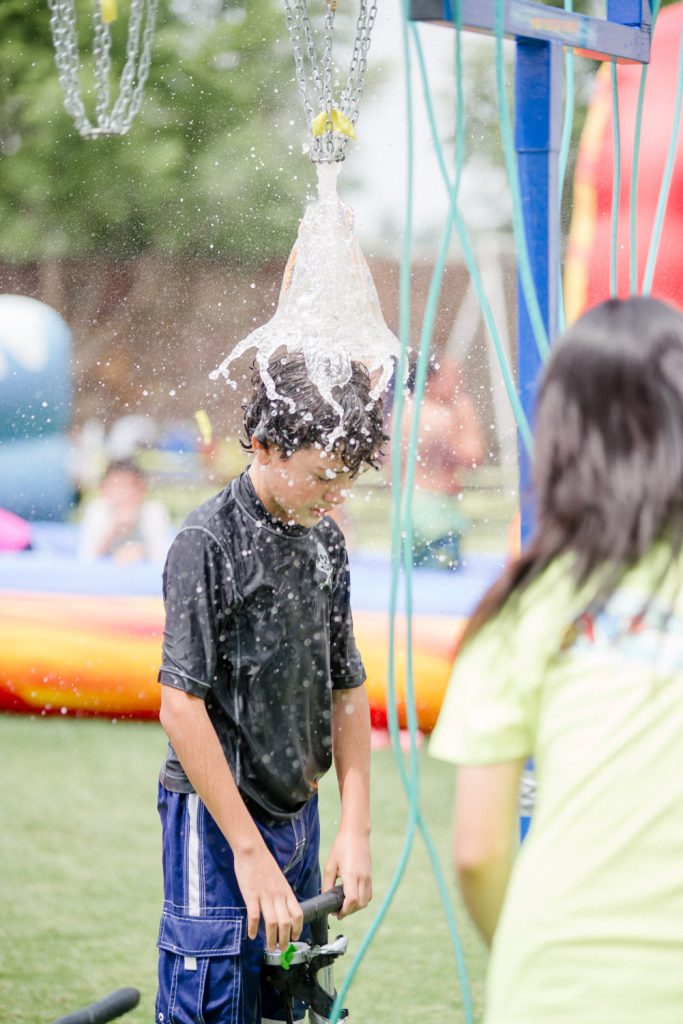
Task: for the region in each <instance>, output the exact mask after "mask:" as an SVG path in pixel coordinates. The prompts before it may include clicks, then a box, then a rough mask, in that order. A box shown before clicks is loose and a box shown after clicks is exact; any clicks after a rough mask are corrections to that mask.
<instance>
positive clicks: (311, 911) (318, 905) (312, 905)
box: [299, 885, 344, 924]
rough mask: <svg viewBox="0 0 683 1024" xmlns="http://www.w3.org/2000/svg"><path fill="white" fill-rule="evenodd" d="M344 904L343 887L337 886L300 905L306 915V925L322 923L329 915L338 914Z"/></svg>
mask: <svg viewBox="0 0 683 1024" xmlns="http://www.w3.org/2000/svg"><path fill="white" fill-rule="evenodd" d="M343 903H344V890H343V889H342V887H341V885H335V887H334V889H330V890H329V891H328V892H322V893H321V894H320V895H319V896H312V897H311V899H309V900H303V901H302V902H301V903H300V904H299V905H300V907H301V910H302V912H303V915H304V924H311V923H312V922H313V921H320V920H321V919H322V918H326V917H327V915H328V914H334V913H336V912H337V911H338V910H341V908H342V904H343Z"/></svg>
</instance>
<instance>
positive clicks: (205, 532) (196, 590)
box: [156, 354, 386, 1024]
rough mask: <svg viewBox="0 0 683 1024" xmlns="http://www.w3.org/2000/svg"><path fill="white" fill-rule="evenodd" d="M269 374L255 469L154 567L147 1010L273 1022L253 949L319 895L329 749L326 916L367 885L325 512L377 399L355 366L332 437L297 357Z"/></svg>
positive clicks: (344, 577)
mask: <svg viewBox="0 0 683 1024" xmlns="http://www.w3.org/2000/svg"><path fill="white" fill-rule="evenodd" d="M269 372H270V374H271V376H272V378H273V380H274V381H275V385H276V388H277V392H278V395H280V396H282V400H277V399H276V400H271V399H269V398H268V397H267V395H266V389H265V386H264V384H263V382H262V380H261V378H260V375H259V373H258V371H256V372H255V373H254V375H253V380H252V383H253V386H254V389H253V394H252V397H251V400H250V402H249V403H248V404H247V405H246V406H245V417H244V429H245V434H246V444H244V445H243V446H244V447H245V448H246V449H247V450H250V451H252V452H253V454H254V459H253V461H252V464H251V466H250V467H249V469H248V470H247V471H246V472H245V473H243V474H242V475H241V476H240V477H239V478H237V479H236V480H234V481H233V482H232V483H231V484H230V485H229V486H228V487H227V488H226V489H225V490H224V491H223V492H222V493H221V494H219V495H217V496H216V497H215V498H212V499H211V500H210V501H208V502H207V503H206V504H205V505H203V506H202V507H201V508H199V509H198V510H197V511H196V512H194V513H193V514H192V515H190V517H189V518H188V520H187V521H186V523H185V525H184V527H183V529H182V530H181V532H180V533H179V535H178V537H177V538H176V540H175V542H174V544H173V546H172V548H171V551H170V552H169V556H168V560H167V563H166V569H165V571H164V599H165V604H166V628H165V631H164V643H163V656H162V666H161V671H160V673H159V679H160V682H161V683H162V684H163V686H162V701H161V723H162V725H163V727H164V729H165V730H166V732H167V734H168V737H169V740H170V747H169V752H168V756H167V758H166V761H165V764H164V766H163V768H162V771H161V777H160V788H159V793H160V798H159V811H160V815H161V819H162V829H163V865H164V911H163V915H162V921H161V928H160V933H159V943H158V945H159V994H158V997H157V1007H156V1020H157V1021H158V1022H159V1024H164V1022H170V1021H174V1022H176V1024H189V1022H191V1021H196V1020H203V1021H205V1022H206V1024H208V1022H209V1021H215V1022H218V1021H220V1022H221V1024H257V1022H259V1021H276V1020H277V1021H279V1020H282V1019H284V1008H283V1006H282V1004H281V1001H280V999H279V997H278V995H277V993H275V992H274V991H273V990H272V989H270V988H268V987H267V986H266V985H265V983H263V982H262V980H261V978H260V967H261V961H262V957H263V949H264V946H266V947H273V946H275V945H278V946H279V947H280V948H286V946H287V944H288V943H289V941H290V939H294V940H296V939H297V938H298V937H299V935H300V933H301V930H302V919H301V913H300V911H299V906H298V904H299V901H300V900H302V899H305V898H307V897H309V896H312V895H315V894H316V893H318V892H319V891H320V870H319V865H318V844H319V826H318V811H317V795H316V791H317V785H318V780H319V779H320V777H321V776H322V775H323V774H324V773H325V772H326V771H327V769H328V768H329V767H330V764H331V762H332V760H333V759H334V764H335V769H336V773H337V776H338V781H339V788H340V793H341V822H340V828H339V833H338V835H337V838H336V839H335V841H334V843H333V846H332V849H331V851H330V854H329V856H328V859H327V862H326V864H325V870H324V875H323V880H322V887H323V890H326V889H329V888H331V887H332V886H333V885H334V884H335V882H336V881H337V879H341V881H342V883H343V886H344V891H345V900H344V905H343V907H342V910H341V914H340V916H344V915H345V914H348V913H351V912H352V911H354V910H358V909H360V908H362V907H364V906H366V905H367V903H368V901H369V900H370V897H371V872H370V848H369V830H370V824H369V797H368V789H369V762H370V757H369V748H370V744H369V736H370V725H369V713H368V702H367V696H366V693H365V687H364V686H363V683H364V680H365V672H364V670H363V666H362V663H361V659H360V656H359V654H358V650H357V648H356V645H355V641H354V637H353V627H352V621H351V611H350V607H349V577H348V560H347V555H346V549H345V545H344V538H343V536H342V534H341V531H340V530H339V528H338V527H337V526H336V524H335V523H334V521H333V520H332V519H331V518H329V517H328V516H327V514H326V513H327V512H328V511H329V510H331V509H332V508H334V507H336V506H337V505H339V504H341V502H342V501H343V500H344V497H345V496H346V494H347V493H348V491H349V489H350V487H351V486H352V484H353V482H354V480H355V478H356V476H357V474H358V472H359V470H360V469H361V467H362V466H363V465H364V464H365V465H368V466H373V467H375V466H377V464H378V459H379V456H380V448H381V445H382V442H383V441H384V440H386V435H385V434H384V433H383V431H382V415H381V404H380V403H377V402H376V403H373V402H372V401H371V400H370V394H369V391H370V378H369V375H368V373H367V370H366V369H365V368H364V367H363V366H361V365H360V364H354V366H353V375H352V378H351V380H350V381H349V383H348V384H347V385H346V386H345V387H343V388H339V389H337V390H336V395H335V397H336V398H337V400H338V401H339V403H340V404H341V406H342V408H343V410H344V435H343V437H342V438H340V440H339V442H338V443H337V444H336V445H335V446H334V447H333V449H332V450H331V451H328V450H327V448H326V444H327V437H328V436H329V435H330V434H331V433H332V431H333V430H334V428H335V427H337V426H338V423H339V420H338V416H337V413H336V412H335V410H334V409H332V407H331V406H330V405H328V403H326V402H325V401H324V400H323V399H322V398H321V396H320V394H319V392H318V390H317V388H316V387H315V386H314V385H313V384H312V383H311V382H310V380H309V379H308V377H307V373H306V365H305V362H304V360H303V357H301V356H300V355H298V354H291V355H287V356H285V357H277V358H273V359H272V360H271V362H270V365H269ZM260 922H262V923H260ZM303 1014H304V1008H303V1007H302V1006H299V1007H297V1012H296V1017H297V1018H298V1019H302V1018H303Z"/></svg>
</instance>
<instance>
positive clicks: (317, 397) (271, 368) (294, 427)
mask: <svg viewBox="0 0 683 1024" xmlns="http://www.w3.org/2000/svg"><path fill="white" fill-rule="evenodd" d="M351 370H352V372H351V379H350V380H349V381H348V383H347V384H344V385H343V386H340V387H336V388H333V389H332V393H333V395H334V398H335V401H337V402H338V403H339V404H340V405H341V407H342V409H343V423H342V426H343V430H344V433H343V436H342V437H340V438H339V439H338V440H337V441H336V442H335V444H334V446H333V450H334V452H335V454H336V455H338V456H339V457H340V459H341V460H342V462H343V463H344V465H345V466H346V468H347V469H348V470H349V471H350V472H351V473H352V474H355V473H357V472H358V471H359V469H360V468H361V466H362V465H363V464H365V465H367V466H372V467H373V468H374V469H376V468H378V466H379V464H380V459H381V456H382V444H383V443H384V442H385V441H387V440H388V436H387V434H385V433H384V431H383V429H382V420H383V417H382V401H381V399H372V398H371V397H370V388H371V382H370V374H369V373H368V371H367V369H366V367H365V366H363V364H362V363H357V362H354V363H352V364H351ZM268 372H269V373H270V375H271V377H272V378H273V381H274V383H275V388H276V391H277V393H278V394H279V395H282V399H271V398H269V397H268V395H267V393H266V386H265V384H264V383H263V380H262V379H261V374H260V372H259V369H258V366H257V365H254V366H252V377H251V383H252V389H253V390H252V394H251V397H250V399H249V401H248V402H246V403H245V405H244V406H243V407H242V408H243V409H244V434H245V440H244V441H242V442H241V444H242V447H243V448H244V449H245V451H252V438H254V437H255V438H256V440H257V441H258V442H259V444H262V445H263V446H264V447H265V448H269V447H271V446H275V447H277V448H279V450H280V451H281V453H282V457H283V458H288V457H289V456H290V455H293V454H294V452H296V451H299V450H300V449H302V448H313V447H316V446H317V447H320V448H323V449H324V448H327V446H328V438H329V437H330V435H331V434H332V432H333V431H334V430H335V429H336V428H337V427H338V426H339V416H338V413H337V412H336V410H335V409H333V408H332V406H331V405H330V404H329V403H328V402H326V401H325V399H324V398H323V397H322V395H321V394H320V392H319V391H318V388H317V387H316V386H315V384H314V383H313V382H312V381H311V379H310V378H309V376H308V372H307V369H306V361H305V359H304V357H303V356H302V355H301V354H300V353H298V352H290V353H287V354H286V355H276V356H273V357H272V358H271V360H270V362H269V364H268ZM287 399H290V400H291V402H293V403H294V408H292V406H291V404H290V401H287Z"/></svg>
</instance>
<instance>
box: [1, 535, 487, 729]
mask: <svg viewBox="0 0 683 1024" xmlns="http://www.w3.org/2000/svg"><path fill="white" fill-rule="evenodd" d="M46 536H49V539H50V542H49V545H47V544H45V543H43V544H41V540H40V538H41V529H40V528H39V529H38V530H37V531H36V537H37V543H36V550H34V551H29V552H20V553H11V554H5V555H2V556H0V709H1V710H5V711H16V712H28V713H31V714H78V715H107V716H113V717H124V716H125V717H135V718H153V717H155V716H156V715H157V713H158V708H159V686H158V683H157V681H156V676H157V670H158V667H159V654H160V648H161V635H162V628H163V605H162V601H161V598H160V596H159V594H160V570H159V568H158V567H154V566H148V565H145V566H142V565H139V566H129V567H126V568H125V569H124V568H120V567H118V566H116V565H113V564H110V563H108V562H104V561H102V562H98V563H96V564H79V563H77V562H76V561H75V560H74V558H73V556H72V555H71V554H70V552H69V543H70V537H69V527H53V528H48V527H43V528H42V537H43V541H44V539H45V537H46ZM48 547H49V548H50V549H51V550H48ZM41 548H42V550H41ZM500 567H501V562H500V560H499V559H494V558H481V557H480V558H477V559H472V560H471V562H470V563H469V564H467V565H466V566H464V567H463V569H462V570H461V571H460V572H458V573H447V572H438V571H433V570H420V571H418V572H416V573H415V574H414V577H413V581H414V582H413V590H414V597H413V607H414V617H413V664H414V680H415V695H416V705H417V715H418V722H419V725H420V728H421V729H423V730H424V731H426V732H428V731H429V730H430V729H431V728H432V727H433V725H434V723H435V721H436V718H437V715H438V712H439V708H440V706H441V701H442V698H443V694H444V691H445V688H446V684H447V682H448V678H449V675H450V669H451V665H452V661H453V654H454V651H455V647H456V644H457V641H458V637H459V635H460V632H461V630H462V627H463V624H464V621H465V619H466V617H467V615H468V614H469V612H470V611H471V610H472V607H473V605H474V603H475V602H476V600H477V598H478V597H479V596H480V594H481V593H482V591H483V589H484V588H485V587H486V586H487V585H488V583H489V582H490V581H491V580H492V579H493V578H494V577H495V575H496V574H497V572H498V571H499V570H500ZM389 588H390V566H389V563H388V561H387V560H386V559H385V558H379V557H369V556H360V555H357V556H355V557H353V558H352V604H353V610H354V625H355V632H356V638H357V641H358V646H359V648H360V651H361V654H362V656H363V660H364V662H365V666H366V669H367V673H368V692H369V697H370V705H371V712H372V719H373V724H375V725H378V726H382V725H385V724H386V721H387V717H386V701H387V693H386V690H387V687H386V680H387V652H388V645H389V616H388V613H387V608H388V604H389ZM405 662H406V621H405V615H404V614H403V613H402V612H400V613H399V616H398V620H397V628H396V668H397V704H398V712H399V720H400V722H401V723H402V724H404V723H405Z"/></svg>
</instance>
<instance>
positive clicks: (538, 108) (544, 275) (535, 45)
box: [515, 39, 562, 541]
mask: <svg viewBox="0 0 683 1024" xmlns="http://www.w3.org/2000/svg"><path fill="white" fill-rule="evenodd" d="M516 51H517V52H516V63H515V148H516V150H517V160H518V166H519V181H520V189H521V194H522V213H523V217H524V228H525V231H526V238H527V245H528V249H529V258H530V261H531V270H532V273H533V277H534V282H535V285H536V292H537V295H538V301H539V305H540V309H541V314H542V316H543V321H544V323H545V326H546V330H547V332H548V338H549V339H550V341H551V342H552V340H553V339H554V338H555V337H556V335H557V331H558V311H557V295H558V267H559V266H560V258H559V255H560V250H559V247H560V223H559V198H558V182H559V152H560V142H561V134H562V47H561V46H560V45H559V44H558V43H550V42H541V41H539V40H534V39H519V40H518V41H517V47H516ZM517 294H518V299H517V309H518V336H517V352H518V371H517V372H518V383H519V391H520V395H521V399H522V405H523V406H524V411H525V412H526V414H527V416H528V417H529V422H533V414H534V398H535V392H536V384H537V381H538V377H539V374H540V371H541V366H542V363H541V357H540V355H539V351H538V347H537V345H536V341H535V338H534V332H533V329H532V326H531V321H530V319H529V312H528V309H527V304H526V302H525V300H524V293H523V291H522V287H521V282H520V281H519V279H518V282H517ZM519 448H520V453H521V454H520V507H521V517H522V541H525V540H526V539H527V538H528V537H529V534H530V533H531V531H532V527H533V506H532V501H531V495H530V477H531V467H530V462H529V458H528V456H527V454H526V452H525V450H524V446H523V445H522V444H520V446H519Z"/></svg>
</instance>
